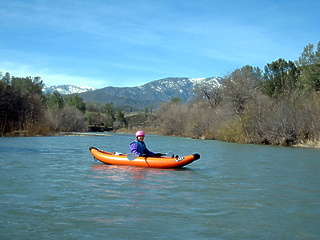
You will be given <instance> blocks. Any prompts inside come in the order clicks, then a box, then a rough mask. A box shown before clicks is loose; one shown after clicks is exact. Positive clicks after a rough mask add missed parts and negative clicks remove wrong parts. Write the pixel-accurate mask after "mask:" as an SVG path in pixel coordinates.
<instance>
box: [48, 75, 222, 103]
mask: <svg viewBox="0 0 320 240" xmlns="http://www.w3.org/2000/svg"><path fill="white" fill-rule="evenodd" d="M203 82H209V83H211V84H213V85H214V86H217V87H218V86H220V85H221V82H222V78H221V77H209V78H183V77H170V78H163V79H160V80H155V81H151V82H149V83H146V84H144V85H141V86H137V87H105V88H100V89H94V88H89V87H84V88H83V87H76V86H73V85H62V86H61V85H60V86H52V87H50V91H52V92H53V91H54V90H57V91H58V92H60V93H61V94H75V93H76V94H78V95H79V96H80V97H82V98H83V99H84V101H85V102H98V103H101V104H106V103H108V102H112V103H113V104H114V105H115V106H121V105H130V106H134V107H136V108H139V109H143V108H144V107H146V106H153V108H156V107H158V106H159V105H160V104H161V103H163V102H168V101H170V100H171V99H172V98H175V97H177V98H180V99H181V100H182V101H183V102H188V101H189V100H190V99H192V98H194V97H195V94H194V90H195V89H196V88H197V86H199V84H201V83H203ZM73 90H76V91H73ZM46 91H47V90H46Z"/></svg>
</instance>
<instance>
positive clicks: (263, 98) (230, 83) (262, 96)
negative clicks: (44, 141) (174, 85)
mask: <svg viewBox="0 0 320 240" xmlns="http://www.w3.org/2000/svg"><path fill="white" fill-rule="evenodd" d="M319 92H320V42H319V43H318V44H317V46H316V47H315V46H314V45H313V44H308V45H307V46H306V47H305V48H304V50H303V52H302V54H301V56H300V57H299V59H298V60H297V61H295V62H293V61H286V60H285V59H282V58H279V59H278V60H276V61H273V62H272V63H269V64H267V65H266V66H265V68H264V71H262V70H261V69H259V68H257V67H252V66H244V67H242V68H240V69H235V70H234V71H232V72H231V73H230V74H228V75H226V76H225V77H224V78H223V83H222V85H221V86H220V87H215V86H213V85H210V84H208V83H203V84H200V85H199V86H198V88H197V90H196V94H197V97H198V99H197V100H196V101H194V102H192V103H190V104H188V105H183V104H181V103H179V102H169V103H166V104H164V105H162V106H161V107H160V108H159V109H158V113H157V115H158V119H159V125H160V129H161V130H162V131H163V133H164V134H167V135H178V136H184V137H192V138H204V139H217V140H223V141H229V142H242V143H258V144H275V145H286V146H288V145H293V144H297V143H306V142H309V143H319V139H320V101H319V100H320V95H319Z"/></svg>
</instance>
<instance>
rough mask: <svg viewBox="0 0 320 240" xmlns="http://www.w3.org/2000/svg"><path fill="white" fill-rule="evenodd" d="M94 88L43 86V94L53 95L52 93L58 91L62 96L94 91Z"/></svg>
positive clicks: (68, 85)
mask: <svg viewBox="0 0 320 240" xmlns="http://www.w3.org/2000/svg"><path fill="white" fill-rule="evenodd" d="M94 90H96V88H93V87H86V86H80V87H79V86H74V85H70V84H67V85H54V86H45V87H44V88H43V92H44V93H50V94H51V93H53V92H54V91H58V92H59V93H60V94H62V95H67V94H74V93H83V92H88V91H94Z"/></svg>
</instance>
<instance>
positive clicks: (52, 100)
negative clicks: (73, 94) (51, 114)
mask: <svg viewBox="0 0 320 240" xmlns="http://www.w3.org/2000/svg"><path fill="white" fill-rule="evenodd" d="M46 103H47V108H48V109H49V110H50V109H62V108H63V107H64V105H65V102H64V99H63V97H62V95H61V94H60V93H59V92H58V91H54V92H53V93H52V94H51V95H49V96H48V97H47V101H46Z"/></svg>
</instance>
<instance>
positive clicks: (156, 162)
mask: <svg viewBox="0 0 320 240" xmlns="http://www.w3.org/2000/svg"><path fill="white" fill-rule="evenodd" d="M89 150H90V152H91V154H92V156H93V157H94V158H95V159H97V160H99V161H100V162H103V163H106V164H112V165H128V166H138V167H150V168H181V167H183V166H186V165H188V164H190V163H192V162H193V161H195V160H198V159H199V158H200V155H199V154H198V153H195V154H192V155H189V156H185V157H177V158H173V157H163V156H162V157H139V156H138V155H135V154H121V153H111V152H106V151H103V150H100V149H98V148H95V147H90V148H89Z"/></svg>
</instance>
